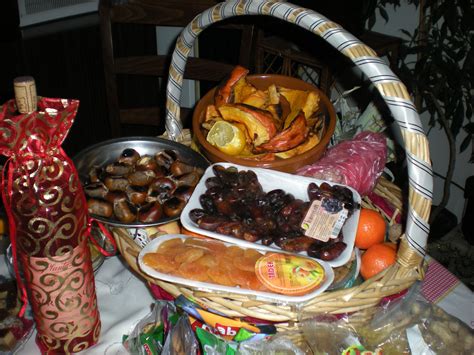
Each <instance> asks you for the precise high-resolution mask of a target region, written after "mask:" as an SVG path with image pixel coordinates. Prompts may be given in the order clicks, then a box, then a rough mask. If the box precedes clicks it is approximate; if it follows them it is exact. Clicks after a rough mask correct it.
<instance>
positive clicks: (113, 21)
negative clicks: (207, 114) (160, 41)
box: [99, 0, 254, 137]
mask: <svg viewBox="0 0 474 355" xmlns="http://www.w3.org/2000/svg"><path fill="white" fill-rule="evenodd" d="M217 2H218V1H216V0H164V1H163V0H128V1H123V0H101V1H100V3H99V14H100V28H101V39H102V52H103V61H104V74H105V85H106V91H107V104H108V118H109V122H110V129H111V135H112V136H114V137H119V136H123V135H126V136H130V135H136V134H137V132H140V133H141V132H145V134H146V135H156V134H158V133H162V131H163V130H164V117H165V102H166V99H165V96H166V95H165V86H166V82H167V78H168V73H169V64H170V61H171V59H170V56H169V55H168V54H166V55H158V54H157V50H156V48H157V41H156V26H174V27H184V26H186V25H187V24H188V23H189V22H191V20H192V19H193V18H194V17H195V16H196V15H197V14H199V13H201V12H202V11H204V10H205V9H207V8H209V7H212V6H214V5H215V4H216V3H217ZM224 28H227V29H229V28H233V29H236V28H237V29H239V30H240V31H241V36H240V50H239V58H238V61H237V63H238V64H241V65H244V66H247V67H248V66H250V65H251V60H250V58H251V48H252V46H251V43H253V32H254V29H253V26H251V25H245V23H244V24H237V25H236V24H232V23H230V24H227V25H225V27H224ZM158 35H159V34H158ZM173 47H174V46H173ZM137 51H141V52H142V53H138V54H137V53H135V52H137ZM143 52H144V53H143ZM237 63H229V62H222V61H217V60H212V59H204V58H197V57H196V58H190V59H189V61H188V64H187V66H186V72H185V73H184V77H185V78H186V79H191V80H199V81H200V82H202V81H204V82H219V81H220V80H222V78H224V77H225V76H226V75H227V74H228V73H230V71H231V70H232V69H233V67H234V66H235V64H237ZM158 78H161V79H162V80H161V81H159V80H158ZM133 98H135V99H137V100H135V102H133V103H132V102H131V101H133ZM150 101H152V102H150ZM183 111H184V112H182V115H181V117H183V118H184V119H183V122H184V123H185V122H186V117H189V110H186V109H183ZM133 126H137V127H139V128H138V129H134V128H133Z"/></svg>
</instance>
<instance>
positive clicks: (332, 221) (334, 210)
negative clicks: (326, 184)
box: [301, 198, 348, 242]
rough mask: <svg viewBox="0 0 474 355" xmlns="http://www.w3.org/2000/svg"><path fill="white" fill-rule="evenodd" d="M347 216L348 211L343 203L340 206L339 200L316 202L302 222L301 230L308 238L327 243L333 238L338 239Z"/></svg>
mask: <svg viewBox="0 0 474 355" xmlns="http://www.w3.org/2000/svg"><path fill="white" fill-rule="evenodd" d="M347 214H348V211H347V209H345V208H343V207H342V204H341V203H339V204H338V200H335V199H327V198H324V199H322V200H314V201H313V202H312V203H311V206H310V207H309V209H308V212H306V215H305V217H304V218H303V222H301V228H302V229H303V230H304V231H305V232H304V234H305V235H306V236H307V237H310V238H314V239H318V240H321V241H323V242H327V241H328V240H329V239H331V238H332V239H334V238H337V236H338V235H339V232H340V231H341V229H342V226H343V225H344V223H345V221H346V219H347Z"/></svg>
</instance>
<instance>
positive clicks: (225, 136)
mask: <svg viewBox="0 0 474 355" xmlns="http://www.w3.org/2000/svg"><path fill="white" fill-rule="evenodd" d="M206 140H207V141H208V142H209V143H211V144H212V145H213V146H215V147H216V148H217V149H219V150H220V151H221V152H223V153H225V154H229V155H237V154H239V153H240V152H241V151H242V150H243V149H244V148H245V144H246V141H245V133H244V132H243V131H242V130H241V129H240V128H239V127H237V126H235V125H233V124H231V123H229V122H227V121H217V122H216V123H214V125H213V126H212V128H211V130H210V131H209V133H208V134H207V137H206Z"/></svg>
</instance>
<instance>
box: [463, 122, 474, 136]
mask: <svg viewBox="0 0 474 355" xmlns="http://www.w3.org/2000/svg"><path fill="white" fill-rule="evenodd" d="M463 129H464V130H465V131H466V132H467V134H474V122H469V123H468V124H466V125H464V127H463Z"/></svg>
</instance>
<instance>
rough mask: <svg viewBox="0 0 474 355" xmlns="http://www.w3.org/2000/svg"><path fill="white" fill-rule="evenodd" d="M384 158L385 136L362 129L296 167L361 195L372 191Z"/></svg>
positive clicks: (383, 163) (385, 157)
mask: <svg viewBox="0 0 474 355" xmlns="http://www.w3.org/2000/svg"><path fill="white" fill-rule="evenodd" d="M386 159H387V143H386V138H385V136H384V135H383V134H381V133H373V132H369V131H364V132H361V133H359V134H358V135H357V136H355V137H354V139H351V140H346V141H343V142H341V143H339V144H337V145H335V146H333V147H331V148H329V149H328V151H327V152H326V154H325V155H324V157H323V158H321V159H320V160H318V161H317V162H315V163H314V164H312V165H306V166H303V167H302V168H300V169H298V170H297V172H296V173H297V174H298V175H303V176H309V177H314V178H317V179H322V180H329V181H332V182H335V183H339V184H344V185H349V186H351V187H353V188H354V189H356V190H357V191H358V192H359V194H360V195H361V196H365V195H367V194H368V193H369V192H370V191H372V190H373V188H374V186H375V184H376V183H377V179H378V178H379V177H380V175H381V174H382V172H383V169H384V167H385V162H386Z"/></svg>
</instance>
